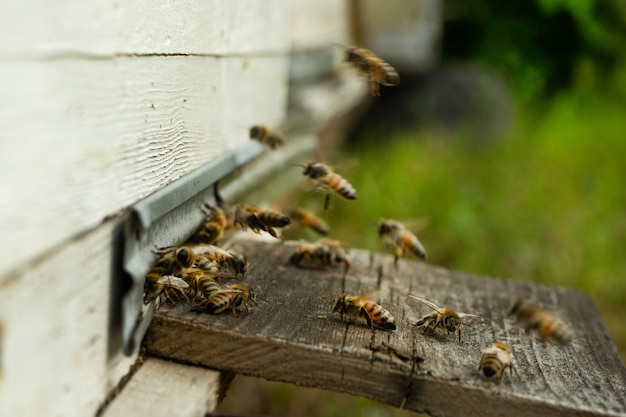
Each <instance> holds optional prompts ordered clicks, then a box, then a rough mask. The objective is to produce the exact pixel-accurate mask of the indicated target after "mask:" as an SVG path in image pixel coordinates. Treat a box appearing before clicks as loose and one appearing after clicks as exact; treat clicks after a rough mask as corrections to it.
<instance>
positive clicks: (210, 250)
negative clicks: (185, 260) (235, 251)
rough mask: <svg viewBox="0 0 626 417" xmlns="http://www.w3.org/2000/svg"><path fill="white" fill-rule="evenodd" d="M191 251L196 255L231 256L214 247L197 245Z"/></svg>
mask: <svg viewBox="0 0 626 417" xmlns="http://www.w3.org/2000/svg"><path fill="white" fill-rule="evenodd" d="M191 249H192V250H193V253H194V255H207V254H208V255H209V256H210V255H211V254H220V255H226V256H230V253H228V252H226V251H225V250H224V249H222V248H220V247H218V246H213V245H196V246H192V247H191Z"/></svg>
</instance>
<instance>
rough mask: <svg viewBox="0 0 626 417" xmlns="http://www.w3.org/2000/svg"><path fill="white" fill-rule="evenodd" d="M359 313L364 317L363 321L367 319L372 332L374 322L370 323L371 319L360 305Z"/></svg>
mask: <svg viewBox="0 0 626 417" xmlns="http://www.w3.org/2000/svg"><path fill="white" fill-rule="evenodd" d="M361 315H362V316H363V317H365V321H367V325H368V326H369V328H370V329H371V330H372V332H374V324H372V319H371V318H370V315H369V314H367V311H365V308H364V307H361Z"/></svg>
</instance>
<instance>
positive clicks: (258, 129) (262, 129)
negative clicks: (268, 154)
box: [250, 125, 287, 149]
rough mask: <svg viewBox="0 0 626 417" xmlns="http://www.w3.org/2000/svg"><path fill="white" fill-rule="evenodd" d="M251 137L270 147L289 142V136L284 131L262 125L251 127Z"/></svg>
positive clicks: (273, 147)
mask: <svg viewBox="0 0 626 417" xmlns="http://www.w3.org/2000/svg"><path fill="white" fill-rule="evenodd" d="M250 139H253V140H256V141H257V142H259V143H262V144H264V145H267V146H268V147H269V148H270V149H276V148H278V147H280V146H283V145H284V144H285V143H286V142H287V137H286V136H285V135H284V134H283V133H282V132H279V131H278V130H275V129H270V128H269V127H267V126H262V125H255V126H252V127H251V128H250Z"/></svg>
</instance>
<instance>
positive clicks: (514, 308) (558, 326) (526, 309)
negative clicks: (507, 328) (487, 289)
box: [508, 297, 572, 345]
mask: <svg viewBox="0 0 626 417" xmlns="http://www.w3.org/2000/svg"><path fill="white" fill-rule="evenodd" d="M508 314H509V315H512V316H515V318H516V320H517V322H518V323H519V324H520V325H521V326H522V327H523V328H524V329H525V330H526V332H527V333H528V332H530V331H531V330H532V331H534V332H535V333H536V334H537V336H539V339H541V342H542V343H543V344H544V345H546V344H547V342H548V340H551V339H552V340H555V341H556V342H558V343H561V344H565V343H568V342H569V341H570V340H571V338H572V333H571V330H570V328H569V327H568V326H567V325H566V324H565V323H564V322H563V321H562V320H561V319H560V318H558V317H557V316H556V315H555V314H554V313H552V312H550V311H548V310H545V309H543V308H542V307H540V306H539V305H537V304H535V303H533V302H531V301H529V300H524V299H522V298H519V297H516V298H515V299H513V301H512V303H511V306H510V307H509V311H508Z"/></svg>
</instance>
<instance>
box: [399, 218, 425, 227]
mask: <svg viewBox="0 0 626 417" xmlns="http://www.w3.org/2000/svg"><path fill="white" fill-rule="evenodd" d="M399 223H401V224H402V225H403V226H404V228H405V229H407V230H423V229H424V228H426V227H427V226H428V224H429V223H430V219H429V218H428V217H418V218H413V219H402V220H399Z"/></svg>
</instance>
